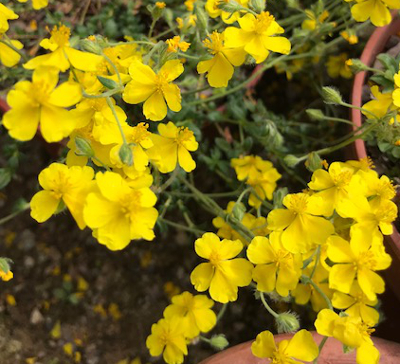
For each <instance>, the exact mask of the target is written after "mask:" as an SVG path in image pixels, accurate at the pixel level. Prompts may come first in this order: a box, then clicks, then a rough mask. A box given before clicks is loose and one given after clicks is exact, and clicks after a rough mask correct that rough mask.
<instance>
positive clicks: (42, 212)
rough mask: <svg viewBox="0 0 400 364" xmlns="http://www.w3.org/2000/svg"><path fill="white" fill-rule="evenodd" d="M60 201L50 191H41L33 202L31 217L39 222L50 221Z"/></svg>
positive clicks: (33, 198)
mask: <svg viewBox="0 0 400 364" xmlns="http://www.w3.org/2000/svg"><path fill="white" fill-rule="evenodd" d="M59 202H60V200H59V199H57V198H55V197H54V195H53V194H52V193H51V192H49V191H39V192H38V193H36V194H35V195H34V196H33V197H32V200H31V203H30V205H31V216H32V218H34V219H35V220H36V221H37V222H44V221H46V220H48V219H49V218H50V217H51V216H52V215H53V214H54V213H55V212H56V210H57V207H58V204H59Z"/></svg>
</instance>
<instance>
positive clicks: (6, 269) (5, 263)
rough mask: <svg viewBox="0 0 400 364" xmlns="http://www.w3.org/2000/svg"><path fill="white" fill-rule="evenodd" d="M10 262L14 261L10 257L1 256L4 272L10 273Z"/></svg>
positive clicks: (0, 269) (0, 267)
mask: <svg viewBox="0 0 400 364" xmlns="http://www.w3.org/2000/svg"><path fill="white" fill-rule="evenodd" d="M10 263H12V260H11V259H8V258H3V257H2V258H0V271H3V272H4V273H8V272H9V271H10Z"/></svg>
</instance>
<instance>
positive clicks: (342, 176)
mask: <svg viewBox="0 0 400 364" xmlns="http://www.w3.org/2000/svg"><path fill="white" fill-rule="evenodd" d="M352 176H353V173H352V172H351V171H344V172H340V173H339V174H337V175H336V176H334V177H333V178H332V179H333V183H334V184H335V186H336V188H337V189H339V190H343V189H345V188H346V187H347V186H348V185H349V183H350V180H351V177H352Z"/></svg>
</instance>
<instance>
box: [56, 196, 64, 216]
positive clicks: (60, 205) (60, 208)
mask: <svg viewBox="0 0 400 364" xmlns="http://www.w3.org/2000/svg"><path fill="white" fill-rule="evenodd" d="M65 207H66V206H65V203H64V200H63V199H61V200H60V202H59V203H58V206H57V209H56V211H55V212H54V215H57V214H59V213H60V212H62V211H64V210H65Z"/></svg>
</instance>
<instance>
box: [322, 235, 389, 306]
mask: <svg viewBox="0 0 400 364" xmlns="http://www.w3.org/2000/svg"><path fill="white" fill-rule="evenodd" d="M382 240H383V239H382V235H381V234H380V233H376V234H373V235H370V236H369V237H366V236H365V235H364V234H362V233H360V231H359V230H352V231H351V240H350V243H349V242H347V241H346V240H344V239H343V238H341V237H339V236H331V237H330V238H329V239H328V251H327V254H328V258H329V259H330V260H331V261H332V262H333V263H336V264H334V266H333V267H332V268H331V270H330V272H329V287H330V288H332V289H336V290H338V291H340V292H343V293H350V290H351V288H352V285H353V282H354V280H357V282H358V284H359V286H360V288H361V290H362V291H363V292H364V293H365V295H366V296H367V298H368V299H369V300H371V301H373V300H375V299H376V294H377V293H383V291H384V290H385V282H384V281H383V279H382V278H381V277H380V276H379V275H378V274H377V273H375V271H378V270H383V269H386V268H388V267H389V266H390V263H391V261H392V259H391V257H390V255H389V254H387V253H386V252H385V249H384V247H383V244H382Z"/></svg>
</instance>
